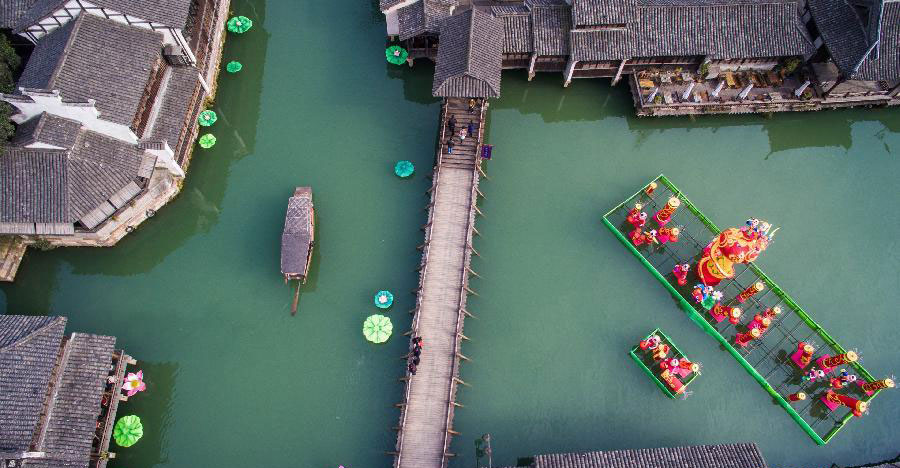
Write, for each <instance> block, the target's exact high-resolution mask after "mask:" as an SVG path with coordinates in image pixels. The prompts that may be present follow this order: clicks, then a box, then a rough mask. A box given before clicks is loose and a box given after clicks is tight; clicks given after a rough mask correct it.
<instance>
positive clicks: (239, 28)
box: [228, 16, 253, 34]
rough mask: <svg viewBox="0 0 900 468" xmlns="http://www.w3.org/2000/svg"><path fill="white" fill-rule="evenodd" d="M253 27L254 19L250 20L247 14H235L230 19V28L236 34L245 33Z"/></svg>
mask: <svg viewBox="0 0 900 468" xmlns="http://www.w3.org/2000/svg"><path fill="white" fill-rule="evenodd" d="M252 27H253V21H250V18H247V17H246V16H235V17H233V18H231V19H230V20H228V30H229V31H231V32H233V33H236V34H243V33H245V32H247V31H249V30H250V28H252Z"/></svg>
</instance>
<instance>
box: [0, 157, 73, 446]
mask: <svg viewBox="0 0 900 468" xmlns="http://www.w3.org/2000/svg"><path fill="white" fill-rule="evenodd" d="M2 159H3V158H0V160H2ZM65 328H66V319H65V318H64V317H25V316H19V315H0V451H9V452H18V451H27V450H28V449H29V447H30V445H31V441H32V435H33V434H34V430H35V427H36V425H37V423H38V419H39V416H40V413H41V407H42V406H43V404H44V400H45V397H46V395H47V384H48V382H49V381H50V373H51V372H52V371H53V367H54V366H55V365H56V360H57V357H58V356H59V351H60V344H61V342H62V337H63V334H64V332H65Z"/></svg>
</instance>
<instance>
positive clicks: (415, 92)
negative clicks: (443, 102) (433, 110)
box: [384, 59, 440, 104]
mask: <svg viewBox="0 0 900 468" xmlns="http://www.w3.org/2000/svg"><path fill="white" fill-rule="evenodd" d="M384 65H385V70H386V72H387V76H388V78H390V79H392V80H403V97H404V98H405V99H406V100H407V101H410V102H415V103H417V104H436V103H438V102H440V99H438V98H436V97H434V96H432V95H431V83H432V81H433V80H434V65H433V64H432V63H431V61H430V60H427V59H419V60H417V61H416V63H415V65H414V66H413V67H412V68H409V67H408V66H406V65H401V66H397V65H392V64H390V63H388V62H387V61H385V62H384Z"/></svg>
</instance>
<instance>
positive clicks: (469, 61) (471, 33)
mask: <svg viewBox="0 0 900 468" xmlns="http://www.w3.org/2000/svg"><path fill="white" fill-rule="evenodd" d="M469 12H470V13H469V16H470V18H469V41H468V43H467V44H466V70H465V73H464V74H468V73H469V71H470V70H471V69H472V43H473V42H475V41H474V39H475V8H474V7H473V8H471V9H469ZM463 14H465V13H463Z"/></svg>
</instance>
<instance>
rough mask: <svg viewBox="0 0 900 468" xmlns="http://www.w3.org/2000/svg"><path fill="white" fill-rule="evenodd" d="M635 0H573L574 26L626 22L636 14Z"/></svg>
mask: <svg viewBox="0 0 900 468" xmlns="http://www.w3.org/2000/svg"><path fill="white" fill-rule="evenodd" d="M633 9H634V0H573V1H572V18H573V22H572V23H573V26H575V27H579V26H597V25H609V24H625V23H626V22H627V21H628V20H629V18H631V16H632V15H633V14H634V13H633Z"/></svg>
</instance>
